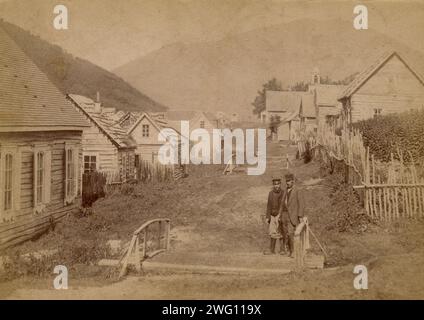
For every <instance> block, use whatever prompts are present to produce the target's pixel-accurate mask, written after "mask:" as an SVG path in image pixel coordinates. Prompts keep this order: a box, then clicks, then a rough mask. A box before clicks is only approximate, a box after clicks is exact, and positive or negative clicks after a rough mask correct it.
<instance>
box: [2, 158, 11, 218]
mask: <svg viewBox="0 0 424 320" xmlns="http://www.w3.org/2000/svg"><path fill="white" fill-rule="evenodd" d="M12 179H13V155H11V154H10V153H7V154H6V155H5V164H4V207H3V208H4V210H5V211H6V210H10V209H12V193H13V183H12V181H13V180H12Z"/></svg>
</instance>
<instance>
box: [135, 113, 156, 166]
mask: <svg viewBox="0 0 424 320" xmlns="http://www.w3.org/2000/svg"><path fill="white" fill-rule="evenodd" d="M143 125H148V126H149V136H148V137H143ZM159 132H160V131H159V130H158V129H157V128H156V127H155V126H154V125H153V124H152V122H151V121H150V120H149V119H148V118H146V117H145V118H143V119H142V120H141V121H140V122H139V123H138V125H137V127H135V128H134V130H133V131H132V132H131V136H132V137H133V139H134V140H135V141H136V143H137V149H136V150H135V153H136V154H138V155H140V159H141V160H146V161H152V159H157V154H158V152H159V148H160V147H161V145H162V144H163V142H160V141H159Z"/></svg>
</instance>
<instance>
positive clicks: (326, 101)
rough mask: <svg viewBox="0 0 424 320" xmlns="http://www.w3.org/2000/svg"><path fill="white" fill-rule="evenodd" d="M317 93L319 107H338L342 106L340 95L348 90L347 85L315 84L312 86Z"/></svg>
mask: <svg viewBox="0 0 424 320" xmlns="http://www.w3.org/2000/svg"><path fill="white" fill-rule="evenodd" d="M311 87H312V88H313V89H315V92H316V99H317V100H316V103H317V105H318V106H326V107H336V106H338V105H339V104H340V102H339V101H338V100H337V98H338V97H339V95H340V94H341V93H342V92H343V90H345V89H346V86H345V85H334V84H315V85H313V86H311Z"/></svg>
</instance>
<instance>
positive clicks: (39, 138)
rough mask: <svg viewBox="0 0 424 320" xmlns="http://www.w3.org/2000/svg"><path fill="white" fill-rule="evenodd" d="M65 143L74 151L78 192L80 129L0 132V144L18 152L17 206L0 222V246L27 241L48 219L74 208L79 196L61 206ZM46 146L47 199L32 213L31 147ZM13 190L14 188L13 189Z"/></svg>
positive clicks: (74, 209) (61, 215) (32, 162)
mask: <svg viewBox="0 0 424 320" xmlns="http://www.w3.org/2000/svg"><path fill="white" fill-rule="evenodd" d="M65 143H67V144H72V145H73V146H75V148H77V150H78V173H77V177H78V193H77V194H78V195H79V194H80V193H81V175H80V173H81V171H80V168H81V165H80V164H81V161H82V147H81V132H80V131H58V132H39V133H34V132H28V133H0V146H5V145H11V146H17V147H18V149H17V151H18V152H19V153H20V155H21V156H20V200H19V203H20V208H19V209H18V210H17V211H16V212H15V213H14V215H13V217H14V218H13V220H12V221H7V222H0V249H4V248H5V247H7V246H10V245H14V244H18V243H20V242H23V241H25V240H28V239H30V238H32V237H34V236H35V235H37V234H39V233H41V232H43V231H45V230H46V229H47V228H49V226H50V221H51V219H53V220H54V221H55V220H57V219H60V218H62V217H64V216H65V215H67V214H69V213H72V212H75V211H76V210H78V206H79V199H78V198H77V199H76V200H75V201H74V203H73V204H70V205H65V203H64V200H65V185H64V180H65V158H64V157H65ZM37 144H42V145H47V147H48V148H49V150H50V151H51V167H50V170H51V171H50V177H51V185H50V202H49V203H47V204H46V209H45V211H44V212H43V213H40V214H35V213H34V149H33V148H34V146H35V145H37ZM14 192H15V191H14Z"/></svg>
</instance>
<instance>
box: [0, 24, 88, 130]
mask: <svg viewBox="0 0 424 320" xmlns="http://www.w3.org/2000/svg"><path fill="white" fill-rule="evenodd" d="M88 126H89V123H88V122H87V121H86V120H85V119H84V117H83V116H82V115H81V114H79V113H78V112H77V111H76V110H75V108H74V106H73V105H72V104H71V103H70V102H69V101H68V100H67V99H66V97H65V96H64V95H63V94H62V93H61V92H60V91H59V90H58V89H57V88H56V87H55V86H54V84H53V83H51V82H50V80H49V79H48V78H47V76H46V75H45V74H44V73H43V72H42V71H41V70H40V69H39V68H38V67H37V66H36V65H35V64H34V63H33V62H32V61H31V60H30V59H29V58H28V56H26V55H25V53H24V52H23V51H22V50H21V49H20V48H19V46H18V45H17V44H16V42H15V41H14V40H12V38H11V37H10V36H9V35H8V34H7V33H6V31H5V30H4V29H3V28H2V27H0V131H2V132H8V131H52V130H83V129H84V127H88Z"/></svg>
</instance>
